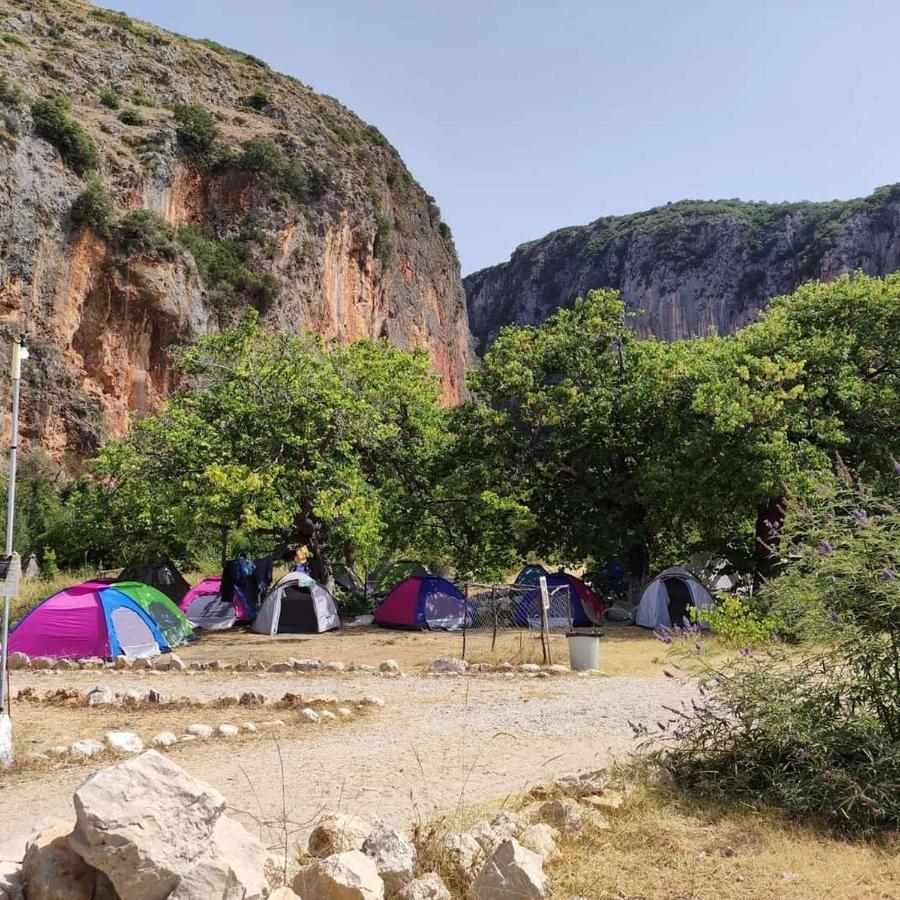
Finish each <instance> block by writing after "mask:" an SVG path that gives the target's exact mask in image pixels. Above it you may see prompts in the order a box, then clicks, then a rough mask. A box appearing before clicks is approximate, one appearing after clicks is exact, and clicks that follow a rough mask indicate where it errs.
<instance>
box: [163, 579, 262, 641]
mask: <svg viewBox="0 0 900 900" xmlns="http://www.w3.org/2000/svg"><path fill="white" fill-rule="evenodd" d="M179 606H180V607H181V611H182V612H183V613H184V614H185V616H187V619H188V621H189V622H190V623H191V625H192V626H193V627H194V628H205V629H207V630H208V631H221V630H222V629H225V628H231V626H232V625H235V624H236V623H237V622H246V621H249V620H250V619H251V618H252V617H251V615H250V613H249V612H248V611H247V607H246V604H245V601H244V598H243V597H242V596H241V592H240V589H239V588H235V590H234V599H233V600H225V599H224V598H223V597H222V577H221V576H220V575H214V576H212V577H211V578H204V579H203V581H201V582H200V583H199V584H195V585H194V586H193V587H192V588H191V589H190V590H189V591H188V592H187V593H186V594H185V595H184V597H183V598H182V600H181V603H180V604H179Z"/></svg>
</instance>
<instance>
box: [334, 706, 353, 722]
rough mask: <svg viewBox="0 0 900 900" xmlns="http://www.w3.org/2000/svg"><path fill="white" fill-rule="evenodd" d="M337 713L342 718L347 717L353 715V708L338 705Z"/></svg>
mask: <svg viewBox="0 0 900 900" xmlns="http://www.w3.org/2000/svg"><path fill="white" fill-rule="evenodd" d="M337 714H338V716H339V717H340V718H342V719H349V718H350V717H351V716H352V715H353V710H352V709H350V707H349V706H339V707H338V711H337Z"/></svg>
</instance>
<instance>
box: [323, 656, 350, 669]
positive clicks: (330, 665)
mask: <svg viewBox="0 0 900 900" xmlns="http://www.w3.org/2000/svg"><path fill="white" fill-rule="evenodd" d="M325 668H326V669H328V670H329V671H330V672H345V671H346V670H347V666H346V665H344V663H342V662H341V661H340V660H339V659H335V660H332V661H331V662H329V663H325Z"/></svg>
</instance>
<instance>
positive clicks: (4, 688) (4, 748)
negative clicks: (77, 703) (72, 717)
mask: <svg viewBox="0 0 900 900" xmlns="http://www.w3.org/2000/svg"><path fill="white" fill-rule="evenodd" d="M23 359H28V348H27V347H26V346H25V335H24V334H23V335H18V336H17V337H15V338H13V349H12V367H11V371H10V374H11V376H12V423H11V427H10V440H9V484H8V485H7V492H6V553H5V556H4V558H3V560H2V563H0V570H2V571H0V578H2V580H0V593H2V594H3V646H2V648H0V766H4V767H5V766H10V765H12V763H13V761H14V759H15V756H14V753H13V746H12V719H10V717H9V696H8V695H9V678H8V674H7V668H6V660H7V655H8V649H7V645H8V643H9V606H10V601H11V599H12V598H13V597H14V596H15V595H16V592H17V589H18V584H19V573H20V571H21V569H20V565H19V558H18V555H17V554H13V520H14V519H15V512H16V462H17V457H18V453H19V388H20V387H21V383H22V360H23Z"/></svg>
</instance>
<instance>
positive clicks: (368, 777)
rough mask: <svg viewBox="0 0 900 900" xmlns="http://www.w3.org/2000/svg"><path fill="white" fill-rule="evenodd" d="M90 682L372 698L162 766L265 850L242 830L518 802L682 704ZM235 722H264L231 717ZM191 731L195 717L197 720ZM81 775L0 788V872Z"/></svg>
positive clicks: (592, 689)
mask: <svg viewBox="0 0 900 900" xmlns="http://www.w3.org/2000/svg"><path fill="white" fill-rule="evenodd" d="M97 681H98V677H97V673H86V672H72V673H64V674H63V673H60V674H58V675H52V676H47V675H38V674H28V675H23V676H22V677H20V678H17V679H16V686H17V687H24V686H25V685H27V684H33V685H34V686H35V687H36V688H38V689H40V690H46V689H47V688H49V687H56V686H58V685H62V684H64V685H66V686H77V687H82V688H87V687H91V686H92V685H93V684H95V683H96V682H97ZM103 681H104V683H105V684H109V685H110V686H111V687H112V688H113V689H115V690H123V691H124V690H128V689H130V688H135V687H137V688H141V687H143V688H146V687H149V686H158V687H159V688H160V690H163V691H165V692H167V693H169V694H187V695H190V696H192V697H196V698H198V699H199V698H204V699H209V698H212V697H215V696H217V695H220V694H222V693H226V692H227V693H230V692H234V691H244V690H259V691H263V692H265V693H266V694H267V695H268V696H270V697H272V698H277V697H279V696H280V695H281V694H283V693H284V692H285V691H299V692H301V693H304V694H311V695H313V694H331V695H335V696H338V697H340V698H361V697H363V696H366V695H378V696H381V697H383V698H384V700H385V702H386V705H385V707H384V708H382V709H376V710H374V712H373V713H372V714H371V715H370V716H367V717H366V718H364V719H360V720H359V721H357V722H351V723H350V724H346V725H341V726H340V727H320V728H315V727H311V728H310V729H309V730H308V732H307V731H304V732H303V735H302V736H301V737H295V736H293V735H292V736H291V737H290V738H289V739H288V740H286V741H280V742H277V743H276V741H275V740H274V738H273V739H272V741H271V743H270V742H269V741H268V740H267V739H266V740H258V741H255V742H252V743H244V744H241V743H240V742H237V743H232V744H229V743H227V742H225V741H215V742H210V743H208V744H193V745H186V746H185V747H184V748H182V749H181V750H179V751H178V752H177V753H175V754H174V755H173V759H175V760H176V761H177V762H178V763H179V764H180V765H183V766H184V767H185V768H186V769H188V771H190V772H192V773H193V774H194V775H196V776H198V777H200V778H203V779H204V780H206V781H208V782H210V783H211V784H213V785H214V786H215V787H216V788H218V789H219V790H220V791H221V792H222V793H223V795H224V796H225V797H226V799H227V801H228V802H229V804H230V805H231V806H232V807H234V808H235V809H237V810H241V811H245V812H248V813H249V814H250V815H248V816H245V821H247V823H248V824H253V825H254V827H258V828H261V832H262V835H263V837H264V838H265V839H266V840H267V841H268V842H270V843H272V842H274V837H273V834H272V832H271V830H270V829H269V828H262V827H261V826H259V824H258V822H254V819H253V818H252V817H256V818H257V819H265V820H272V819H283V818H285V817H286V818H287V819H288V820H289V821H290V822H291V823H292V824H291V826H290V831H291V833H292V836H293V837H294V838H300V837H302V834H303V832H304V831H305V830H306V829H307V827H308V822H309V821H310V820H311V819H312V818H313V817H314V816H315V815H316V813H317V811H319V810H321V809H322V808H323V807H324V808H327V809H329V810H335V809H338V808H340V809H342V810H344V811H349V812H355V813H359V814H361V815H363V816H369V817H374V816H379V817H381V818H383V819H385V820H386V821H389V822H391V823H395V824H400V825H408V824H409V823H411V822H412V821H415V820H416V819H419V818H421V819H426V818H429V817H431V816H432V815H433V814H434V813H435V812H444V811H447V810H452V809H453V808H454V807H456V806H457V805H458V804H459V805H462V804H465V805H471V804H477V803H481V802H486V801H495V800H502V799H503V798H504V797H509V796H514V795H517V794H518V793H519V792H521V791H522V790H524V789H525V788H526V787H527V786H528V785H531V784H534V783H536V782H539V781H542V780H545V779H546V778H548V777H549V776H551V775H554V774H557V773H559V772H562V771H566V770H572V769H583V768H588V767H591V766H598V765H602V764H606V763H608V762H609V761H610V760H611V759H613V758H615V757H617V756H618V757H620V756H622V755H624V754H625V753H627V752H628V751H629V750H631V749H632V748H633V737H632V732H631V729H630V728H629V726H628V724H627V722H628V721H629V720H631V721H634V722H646V723H647V724H651V723H653V722H654V721H656V720H657V719H659V718H660V717H661V716H662V714H663V712H664V710H663V705H677V704H678V703H679V702H680V701H682V700H686V699H687V698H688V697H689V696H690V695H691V692H692V687H691V686H690V685H689V684H688V685H685V684H681V683H678V682H674V681H672V680H669V679H666V678H661V677H653V678H635V677H613V678H597V677H592V678H579V677H574V676H572V677H560V678H553V679H526V678H522V677H518V676H517V677H513V678H508V679H504V678H500V677H471V678H467V677H463V678H429V677H423V676H408V677H403V678H399V679H386V678H377V677H371V676H361V675H354V676H333V677H332V676H302V675H288V676H275V675H271V674H268V675H265V676H262V677H260V676H255V675H240V676H239V675H229V676H227V677H226V676H219V675H218V674H213V673H205V674H202V675H198V676H194V677H186V676H183V675H175V674H167V675H161V674H156V675H151V676H138V675H136V674H135V673H112V672H108V673H104V678H103ZM50 709H51V708H50V707H48V715H49V714H52V713H51V712H50ZM85 715H90V712H89V711H88V710H86V711H85ZM235 717H236V719H238V720H244V719H252V718H256V719H260V718H265V717H266V715H265V714H263V715H262V716H261V715H260V714H259V712H254V713H251V712H250V710H247V711H246V712H245V711H244V710H241V711H240V712H236V714H235ZM268 717H270V718H271V717H272V714H271V713H270V714H268ZM202 720H203V712H202V710H198V712H197V721H202ZM91 768H92V767H91V766H89V765H86V766H83V767H77V768H63V769H60V770H58V771H57V772H54V773H53V774H52V776H50V777H48V775H47V773H42V774H38V773H33V774H22V775H13V776H7V777H3V776H0V823H2V829H0V859H16V858H21V853H22V850H23V848H24V842H25V839H26V838H27V837H28V835H29V834H31V833H33V832H34V831H35V830H36V829H38V828H41V827H44V826H45V825H47V824H51V823H53V822H57V821H66V820H71V819H72V818H73V813H72V803H71V795H72V791H73V790H74V789H75V788H76V787H77V786H78V784H79V783H80V782H81V781H82V780H83V779H84V778H85V777H86V775H87V774H89V772H90V771H91ZM282 771H283V773H284V774H283V776H282V774H281V773H282ZM285 814H286V815H285Z"/></svg>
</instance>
